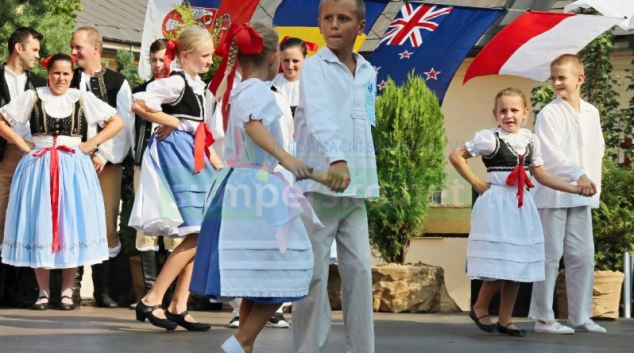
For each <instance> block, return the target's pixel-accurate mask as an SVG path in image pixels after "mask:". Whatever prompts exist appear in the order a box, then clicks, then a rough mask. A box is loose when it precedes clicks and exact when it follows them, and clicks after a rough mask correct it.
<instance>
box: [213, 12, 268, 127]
mask: <svg viewBox="0 0 634 353" xmlns="http://www.w3.org/2000/svg"><path fill="white" fill-rule="evenodd" d="M234 42H235V44H236V46H237V47H238V50H239V51H240V53H242V54H246V55H254V54H260V53H261V52H262V50H264V42H263V41H262V37H261V36H260V34H259V33H258V32H257V31H256V30H255V29H253V28H252V27H251V26H249V25H248V24H246V23H243V24H233V25H231V27H230V28H229V31H227V33H226V34H225V35H224V36H223V37H222V40H220V43H219V44H218V47H216V50H215V52H214V53H215V54H216V55H218V56H221V57H222V62H221V63H220V67H219V68H218V71H217V72H216V75H215V76H214V78H213V80H212V81H211V84H210V85H209V89H210V90H211V92H212V93H213V94H214V95H215V94H216V91H217V90H218V87H219V86H220V83H221V82H222V80H223V78H224V77H225V76H227V90H226V91H225V93H224V95H223V96H222V117H223V128H224V130H225V131H227V121H228V120H227V118H228V116H227V105H228V104H229V95H230V93H231V89H232V88H233V79H234V78H235V76H236V70H237V69H238V58H236V62H235V63H234V65H233V67H232V68H231V72H227V65H228V63H229V54H230V53H231V45H232V44H233V43H234Z"/></svg>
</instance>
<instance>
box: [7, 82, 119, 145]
mask: <svg viewBox="0 0 634 353" xmlns="http://www.w3.org/2000/svg"><path fill="white" fill-rule="evenodd" d="M36 91H37V96H38V98H39V99H40V100H41V101H42V107H43V108H44V110H45V111H46V115H47V116H48V117H51V118H54V119H62V118H67V117H68V116H70V114H71V113H72V112H73V107H74V105H75V103H76V102H77V101H78V100H79V99H80V98H81V99H83V108H84V117H85V119H86V123H87V124H88V125H92V126H95V125H96V124H99V125H100V126H102V127H103V126H105V122H106V121H107V120H108V119H110V118H111V117H112V116H114V115H115V114H117V110H116V109H115V108H113V107H111V106H110V105H109V104H107V103H104V102H103V101H102V100H101V99H99V98H97V97H96V96H95V95H94V94H92V93H91V92H82V91H80V90H77V89H74V88H70V89H68V91H67V92H66V93H65V94H63V95H61V96H56V95H53V94H52V93H51V91H50V89H49V88H48V87H39V88H36ZM34 102H35V91H32V90H29V91H26V92H24V93H22V94H21V95H19V96H18V97H16V98H15V99H12V100H11V102H10V103H9V104H7V105H5V106H3V107H2V108H0V114H2V116H3V117H4V118H5V119H6V120H7V122H8V123H9V125H11V126H12V127H13V126H15V125H16V124H19V125H26V124H27V123H29V120H30V118H31V112H32V110H33V103H34ZM53 142H54V139H53V136H50V135H45V136H33V143H34V144H35V145H36V146H41V147H51V146H54V144H53ZM80 143H81V138H80V137H71V136H65V135H60V136H58V137H57V145H58V146H59V145H66V146H69V147H75V146H77V145H79V144H80ZM106 153H109V152H106ZM106 157H111V156H106Z"/></svg>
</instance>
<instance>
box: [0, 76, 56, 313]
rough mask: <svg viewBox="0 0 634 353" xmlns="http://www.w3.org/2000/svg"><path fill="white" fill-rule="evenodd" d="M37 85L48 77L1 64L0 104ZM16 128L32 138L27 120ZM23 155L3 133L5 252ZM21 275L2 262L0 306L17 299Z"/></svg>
mask: <svg viewBox="0 0 634 353" xmlns="http://www.w3.org/2000/svg"><path fill="white" fill-rule="evenodd" d="M36 87H46V80H45V79H43V78H41V77H40V76H38V75H35V74H33V73H31V72H29V71H25V72H24V73H22V74H21V75H17V74H15V73H14V72H13V71H11V70H10V69H9V68H8V67H7V66H6V64H2V65H0V107H1V106H4V105H6V104H7V103H9V102H11V99H12V98H16V97H18V96H19V95H20V94H22V93H24V92H25V91H28V90H35V88H36ZM14 129H15V131H16V132H17V133H18V134H20V136H22V137H24V138H25V139H26V140H28V141H31V140H32V138H31V130H30V127H29V126H28V124H27V125H24V126H22V125H16V126H15V127H14ZM22 156H24V152H22V151H21V150H20V149H19V148H18V146H16V145H14V144H10V143H8V142H7V140H5V139H4V138H2V137H0V252H2V241H3V239H4V220H5V216H6V210H7V204H8V203H9V194H10V191H11V180H13V175H14V174H15V170H16V168H17V167H18V163H19V162H20V160H21V159H22ZM27 273H29V272H27ZM30 273H32V272H30ZM22 276H23V273H21V271H18V270H17V269H15V268H14V267H12V266H9V265H5V264H2V263H0V306H4V305H11V304H12V303H14V302H16V300H17V298H16V294H17V293H18V292H19V291H18V288H19V284H18V283H19V278H20V277H22Z"/></svg>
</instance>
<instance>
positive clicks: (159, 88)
mask: <svg viewBox="0 0 634 353" xmlns="http://www.w3.org/2000/svg"><path fill="white" fill-rule="evenodd" d="M184 89H185V79H183V77H182V76H180V75H172V76H170V77H166V78H162V79H160V80H156V81H152V82H150V84H148V85H147V89H146V90H145V92H139V93H135V94H133V95H132V99H133V100H134V101H137V100H143V101H145V105H147V106H148V107H149V108H150V109H152V110H155V111H161V110H163V109H162V108H161V104H166V103H173V102H174V101H176V100H177V99H178V97H180V96H181V92H183V90H184Z"/></svg>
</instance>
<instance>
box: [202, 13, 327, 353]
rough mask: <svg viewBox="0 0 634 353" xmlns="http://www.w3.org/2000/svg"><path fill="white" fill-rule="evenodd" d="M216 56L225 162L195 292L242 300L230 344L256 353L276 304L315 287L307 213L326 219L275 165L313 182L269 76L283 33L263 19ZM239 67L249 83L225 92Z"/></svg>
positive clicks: (215, 186) (234, 32)
mask: <svg viewBox="0 0 634 353" xmlns="http://www.w3.org/2000/svg"><path fill="white" fill-rule="evenodd" d="M216 54H217V55H222V56H223V57H224V58H225V60H224V61H223V63H222V64H221V66H220V71H219V72H220V73H225V76H224V77H220V78H222V83H221V84H220V85H219V86H218V84H217V81H216V82H215V83H212V90H213V89H214V87H218V89H217V91H216V95H217V96H218V97H222V110H223V114H222V116H223V117H225V119H224V120H225V121H224V126H225V130H226V134H225V140H224V152H225V154H224V160H225V161H226V163H227V167H225V168H222V169H220V170H218V171H217V172H216V174H215V175H214V178H213V180H212V189H211V191H210V194H209V196H208V197H207V203H206V205H205V207H206V211H205V219H204V221H203V225H202V229H201V234H200V237H199V238H198V251H197V253H196V262H195V263H194V273H193V277H192V284H191V287H190V289H191V291H192V292H195V293H198V294H200V295H205V296H210V297H229V298H235V297H239V298H243V300H242V304H241V307H240V325H239V328H238V332H237V334H236V335H235V336H232V337H230V338H229V339H228V340H227V341H226V342H225V343H224V344H223V345H222V349H223V350H224V352H226V353H245V352H247V353H249V352H252V351H253V345H254V342H255V339H256V338H257V336H258V334H259V333H260V331H261V330H262V328H263V327H264V325H265V324H266V323H267V322H268V321H269V319H270V318H271V315H273V313H274V312H275V311H276V309H277V308H278V307H279V306H280V305H281V304H282V303H284V302H292V301H297V300H300V299H302V298H303V297H304V296H305V295H306V294H307V293H308V285H309V283H310V278H311V275H312V270H313V253H312V248H311V245H310V240H309V239H308V234H307V233H306V229H305V227H304V225H303V223H302V221H301V219H300V218H299V217H300V215H302V214H303V215H304V216H306V217H308V218H309V219H311V220H312V222H313V223H315V224H320V223H319V220H318V219H317V218H316V216H315V214H314V212H313V211H312V208H311V207H310V205H309V204H308V202H307V200H306V199H305V198H304V196H303V195H302V194H301V192H296V191H294V190H293V188H292V187H291V186H290V184H289V182H288V181H286V180H285V179H284V177H283V176H282V175H281V173H279V172H275V171H274V169H275V167H276V166H277V165H278V164H280V165H282V166H283V167H284V168H286V169H287V170H288V171H290V172H291V173H292V174H293V176H294V177H295V178H297V179H298V180H302V179H306V178H309V177H310V178H314V177H313V176H312V169H311V168H310V167H308V166H307V165H306V164H304V163H303V162H301V161H299V160H298V159H297V158H295V157H293V156H292V155H291V154H289V153H288V152H286V151H285V150H284V149H283V148H282V147H281V144H282V143H283V138H282V129H281V126H280V121H279V120H280V117H281V116H282V114H283V113H282V110H281V109H280V107H279V105H278V103H277V101H276V99H275V96H274V93H273V91H272V90H271V84H270V82H269V81H271V80H272V79H273V78H275V75H276V74H277V71H278V68H279V50H278V37H277V34H276V33H275V31H274V30H273V28H271V27H270V26H266V25H263V24H260V23H253V24H250V25H247V24H242V25H234V26H232V27H231V29H230V30H229V32H228V33H227V34H226V35H225V36H224V37H223V39H222V41H221V43H220V45H219V47H218V49H217V50H216ZM238 67H239V68H240V73H241V76H242V82H240V83H239V84H237V85H236V86H235V87H234V88H233V90H230V91H229V90H226V88H227V87H233V78H234V75H235V73H236V71H237V69H238Z"/></svg>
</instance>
